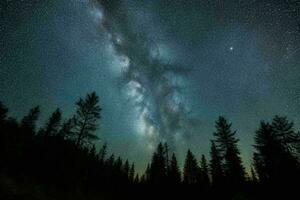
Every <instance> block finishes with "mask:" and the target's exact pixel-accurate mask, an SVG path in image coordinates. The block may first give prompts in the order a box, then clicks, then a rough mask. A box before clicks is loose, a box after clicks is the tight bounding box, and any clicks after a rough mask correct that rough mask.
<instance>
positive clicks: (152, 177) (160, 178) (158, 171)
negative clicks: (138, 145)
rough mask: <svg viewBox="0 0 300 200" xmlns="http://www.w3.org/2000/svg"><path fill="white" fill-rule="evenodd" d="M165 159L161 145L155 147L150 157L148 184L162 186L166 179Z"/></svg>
mask: <svg viewBox="0 0 300 200" xmlns="http://www.w3.org/2000/svg"><path fill="white" fill-rule="evenodd" d="M166 162H167V159H166V154H165V149H164V146H163V145H162V143H159V145H158V146H157V149H156V152H154V154H153V156H152V161H151V165H150V174H149V182H150V183H152V184H163V183H165V182H166V178H167V163H166Z"/></svg>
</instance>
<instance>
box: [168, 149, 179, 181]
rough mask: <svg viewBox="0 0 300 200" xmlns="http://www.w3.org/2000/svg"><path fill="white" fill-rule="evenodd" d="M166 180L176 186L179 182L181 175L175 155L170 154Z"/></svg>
mask: <svg viewBox="0 0 300 200" xmlns="http://www.w3.org/2000/svg"><path fill="white" fill-rule="evenodd" d="M168 180H169V182H170V183H171V184H174V185H177V184H179V183H180V182H181V173H180V170H179V167H178V163H177V159H176V156H175V154H174V153H173V154H172V157H171V161H170V166H169V170H168Z"/></svg>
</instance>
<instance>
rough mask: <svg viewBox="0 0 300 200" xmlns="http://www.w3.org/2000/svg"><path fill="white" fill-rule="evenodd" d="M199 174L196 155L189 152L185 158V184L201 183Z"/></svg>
mask: <svg viewBox="0 0 300 200" xmlns="http://www.w3.org/2000/svg"><path fill="white" fill-rule="evenodd" d="M199 172H200V168H199V166H198V163H197V160H196V158H195V156H194V154H193V153H192V152H191V151H190V150H188V151H187V154H186V158H185V163H184V169H183V183H185V184H198V183H199V175H200V174H199Z"/></svg>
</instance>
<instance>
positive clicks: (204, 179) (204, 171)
mask: <svg viewBox="0 0 300 200" xmlns="http://www.w3.org/2000/svg"><path fill="white" fill-rule="evenodd" d="M200 168H201V184H202V186H203V187H205V188H208V187H209V186H210V180H209V175H208V165H207V161H206V158H205V156H204V155H203V154H202V156H201V162H200Z"/></svg>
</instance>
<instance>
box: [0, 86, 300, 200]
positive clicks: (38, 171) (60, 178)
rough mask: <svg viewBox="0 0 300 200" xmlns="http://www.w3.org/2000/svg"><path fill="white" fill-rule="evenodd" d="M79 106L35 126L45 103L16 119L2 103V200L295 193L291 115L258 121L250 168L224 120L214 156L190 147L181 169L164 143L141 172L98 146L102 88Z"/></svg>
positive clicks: (296, 139)
mask: <svg viewBox="0 0 300 200" xmlns="http://www.w3.org/2000/svg"><path fill="white" fill-rule="evenodd" d="M75 106H76V112H75V113H74V115H73V116H72V117H71V118H70V119H67V120H63V119H62V113H61V111H60V110H59V109H57V110H55V111H54V112H53V114H52V115H51V116H50V118H49V119H48V121H47V122H46V124H45V125H44V126H43V127H41V128H40V129H37V127H36V122H37V120H38V117H39V114H40V109H39V107H35V108H33V109H31V110H30V111H29V113H28V114H27V115H26V116H25V117H24V118H23V119H22V120H21V121H20V122H18V121H17V120H15V119H13V118H11V117H9V116H8V109H7V108H6V107H5V106H4V105H3V104H2V103H0V159H1V162H0V199H9V198H11V199H14V198H15V199H19V198H20V199H24V197H26V198H27V199H95V198H101V197H102V198H105V199H109V198H113V197H116V198H119V197H122V196H126V195H129V196H133V195H135V197H138V198H139V197H140V196H139V194H140V193H143V194H147V196H148V197H149V196H152V197H156V196H155V195H156V194H157V193H158V192H160V193H164V194H165V195H166V196H168V197H171V196H174V197H180V196H182V197H184V198H187V197H191V196H192V195H195V194H197V195H198V196H199V195H200V196H201V197H207V198H210V199H213V198H223V199H233V198H236V199H259V198H260V197H261V198H267V199H269V198H270V197H271V196H273V197H279V195H284V197H285V198H286V197H287V196H289V195H291V194H294V192H295V193H296V192H297V185H298V184H299V180H300V165H299V164H300V163H299V153H300V134H299V132H297V131H295V130H294V124H293V123H292V122H291V121H289V120H288V119H287V118H286V117H280V116H275V117H274V118H273V119H272V121H271V122H264V121H262V122H261V123H260V125H259V127H258V129H257V131H256V133H255V138H254V139H255V144H254V145H253V146H254V149H255V152H254V153H253V159H252V160H253V164H252V166H251V167H250V169H251V170H250V171H249V172H247V171H246V169H245V167H244V165H243V163H242V159H241V157H240V150H239V147H238V142H239V140H238V138H237V137H236V131H234V130H232V125H231V123H230V122H228V121H227V119H225V118H224V117H219V118H218V120H217V121H216V124H215V132H214V133H213V135H212V136H213V139H212V140H211V141H210V142H211V148H210V156H209V158H206V157H205V156H204V155H202V156H201V157H200V158H197V157H196V156H195V155H194V154H193V153H192V152H191V151H190V150H188V151H187V154H186V158H185V162H184V167H183V170H182V171H181V169H180V167H179V166H178V163H177V159H176V155H175V154H174V153H173V152H171V151H170V149H169V147H168V145H167V144H166V143H160V144H159V145H158V146H157V149H156V151H155V152H154V153H153V156H152V159H151V162H150V163H149V164H148V166H147V168H146V170H145V173H144V174H141V175H140V176H139V175H138V174H136V173H135V168H134V163H130V162H129V161H128V160H125V161H124V160H122V159H121V158H120V157H116V156H115V155H114V154H112V155H107V145H106V144H104V145H103V146H102V147H101V148H100V149H99V150H96V147H95V146H94V145H93V142H94V141H95V140H97V139H98V138H97V136H96V135H95V131H96V129H97V127H98V122H99V120H100V118H101V110H102V109H101V107H100V105H99V98H98V96H97V95H96V93H95V92H93V93H90V94H88V95H87V96H86V97H85V98H84V99H82V98H80V99H79V100H78V101H77V102H76V104H75ZM26 198H25V199H26Z"/></svg>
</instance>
